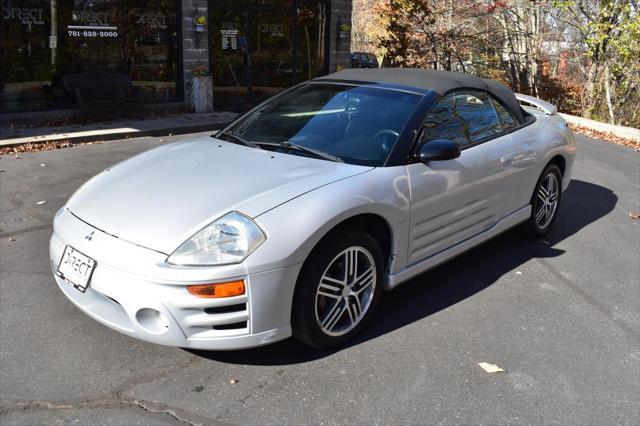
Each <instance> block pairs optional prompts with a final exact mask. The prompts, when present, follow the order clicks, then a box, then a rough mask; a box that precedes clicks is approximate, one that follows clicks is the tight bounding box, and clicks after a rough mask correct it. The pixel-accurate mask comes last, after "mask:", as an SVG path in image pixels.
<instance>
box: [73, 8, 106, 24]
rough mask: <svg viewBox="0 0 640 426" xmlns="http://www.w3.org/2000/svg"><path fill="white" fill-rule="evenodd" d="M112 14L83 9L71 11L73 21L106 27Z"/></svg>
mask: <svg viewBox="0 0 640 426" xmlns="http://www.w3.org/2000/svg"><path fill="white" fill-rule="evenodd" d="M111 16H112V15H111V14H110V13H106V12H87V11H84V10H74V11H73V22H75V23H80V24H83V25H90V26H97V27H108V26H109V18H110V17H111Z"/></svg>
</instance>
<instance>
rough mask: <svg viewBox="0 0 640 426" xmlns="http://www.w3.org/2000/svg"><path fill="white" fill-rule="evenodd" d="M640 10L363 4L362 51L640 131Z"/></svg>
mask: <svg viewBox="0 0 640 426" xmlns="http://www.w3.org/2000/svg"><path fill="white" fill-rule="evenodd" d="M638 4H639V3H638V1H637V0H500V1H496V0H354V2H353V8H354V10H353V25H352V50H353V51H359V52H360V51H361V52H372V53H375V54H376V55H377V56H378V59H379V60H381V62H382V63H383V64H384V66H403V67H422V68H434V69H442V70H451V71H461V72H467V73H473V74H477V75H481V76H484V77H489V78H493V79H496V80H499V81H502V82H503V83H505V84H507V85H509V86H510V87H511V88H512V89H513V90H514V91H516V92H519V93H525V94H531V95H533V96H537V97H539V98H541V99H544V100H547V101H550V102H551V103H553V104H555V105H557V106H558V108H559V109H560V111H563V112H567V113H570V114H575V115H579V116H582V117H586V118H592V119H596V120H600V121H605V122H609V123H612V124H619V125H624V126H631V127H636V128H640V93H639V91H640V15H639V7H638Z"/></svg>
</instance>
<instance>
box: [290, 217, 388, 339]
mask: <svg viewBox="0 0 640 426" xmlns="http://www.w3.org/2000/svg"><path fill="white" fill-rule="evenodd" d="M382 263H383V260H382V252H381V250H380V247H379V246H378V244H377V242H376V241H375V239H373V238H372V237H371V236H369V235H368V234H366V233H364V232H361V231H358V230H348V231H347V232H341V233H340V234H337V233H336V234H335V237H334V238H331V237H330V238H328V239H327V240H325V241H324V242H323V243H321V244H320V245H319V246H318V247H317V248H316V249H315V250H314V251H313V253H312V254H311V255H310V257H309V259H308V260H307V262H306V263H305V265H304V267H303V270H302V272H301V274H300V278H299V279H298V283H297V286H296V293H295V295H294V306H293V318H292V324H293V330H294V335H295V336H296V337H297V338H298V339H299V340H301V341H303V342H304V343H307V344H309V345H311V346H314V347H316V348H319V349H327V348H331V347H334V346H337V345H340V344H342V343H344V342H346V341H348V340H350V339H352V338H353V337H355V335H356V334H357V333H359V332H360V330H362V328H363V327H364V325H365V324H366V322H367V321H368V320H369V318H370V317H371V316H372V315H373V311H374V309H375V307H376V305H377V303H378V299H379V297H380V292H381V277H382V273H383V269H382Z"/></svg>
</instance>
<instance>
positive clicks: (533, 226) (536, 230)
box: [524, 164, 562, 238]
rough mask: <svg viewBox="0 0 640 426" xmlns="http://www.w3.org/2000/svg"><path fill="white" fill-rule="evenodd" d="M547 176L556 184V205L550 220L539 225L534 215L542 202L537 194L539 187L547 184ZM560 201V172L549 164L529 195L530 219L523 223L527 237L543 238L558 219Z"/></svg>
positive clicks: (553, 165)
mask: <svg viewBox="0 0 640 426" xmlns="http://www.w3.org/2000/svg"><path fill="white" fill-rule="evenodd" d="M549 175H553V176H554V177H555V179H556V181H557V184H558V193H557V204H556V207H555V209H554V210H553V214H552V216H551V219H550V220H548V221H544V222H543V223H540V222H539V221H538V220H537V218H536V215H537V214H538V213H539V209H540V207H541V204H542V201H541V199H540V197H539V192H540V188H541V186H542V185H543V184H544V183H545V182H547V178H548V177H549ZM561 200H562V172H561V171H560V168H559V167H558V166H557V165H555V164H549V165H547V167H545V169H544V171H543V172H542V174H541V175H540V178H539V179H538V182H537V183H536V187H535V189H534V191H533V195H531V217H529V219H528V220H527V221H526V222H525V223H524V229H525V231H526V232H527V234H528V235H530V236H531V237H534V238H541V237H544V236H545V235H547V234H548V233H549V231H551V229H552V228H553V225H554V224H555V222H556V218H557V217H558V210H559V209H560V202H561Z"/></svg>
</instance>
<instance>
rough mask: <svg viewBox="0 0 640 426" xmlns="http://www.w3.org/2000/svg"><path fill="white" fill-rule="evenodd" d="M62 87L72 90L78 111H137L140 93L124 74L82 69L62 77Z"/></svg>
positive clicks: (112, 112) (140, 97) (110, 113)
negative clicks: (82, 70)
mask: <svg viewBox="0 0 640 426" xmlns="http://www.w3.org/2000/svg"><path fill="white" fill-rule="evenodd" d="M62 81H63V83H64V87H65V88H66V89H67V90H69V91H72V92H73V93H75V97H76V101H77V102H78V108H79V110H80V114H82V115H90V114H95V113H108V114H109V115H113V114H123V113H124V112H129V111H130V110H131V109H135V110H136V111H140V109H141V107H142V96H141V95H142V92H141V90H140V87H137V86H134V85H133V83H131V79H130V78H129V76H128V75H127V74H124V73H112V72H106V71H84V72H80V73H76V74H67V75H65V76H63V77H62Z"/></svg>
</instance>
